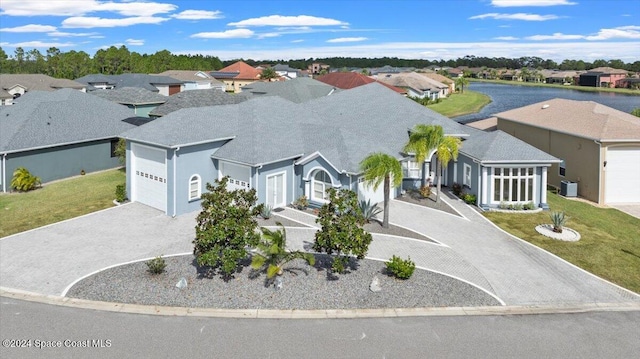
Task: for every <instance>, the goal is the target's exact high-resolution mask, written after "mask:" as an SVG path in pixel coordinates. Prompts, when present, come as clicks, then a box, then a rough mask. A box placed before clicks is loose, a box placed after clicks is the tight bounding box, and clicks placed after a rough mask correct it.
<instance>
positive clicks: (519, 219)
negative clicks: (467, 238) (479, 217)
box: [485, 193, 640, 293]
mask: <svg viewBox="0 0 640 359" xmlns="http://www.w3.org/2000/svg"><path fill="white" fill-rule="evenodd" d="M548 203H549V206H550V207H551V211H564V212H565V213H566V214H567V215H568V216H569V217H571V218H570V219H569V221H568V222H567V224H566V227H568V228H571V229H573V230H576V231H578V233H580V236H581V238H580V240H579V241H578V242H563V241H558V240H553V239H551V238H547V237H545V236H542V235H540V234H538V232H536V230H535V226H537V225H538V224H543V223H548V224H551V219H550V218H549V213H550V212H540V213H536V214H515V213H498V212H486V213H485V216H486V217H487V218H489V219H490V220H491V221H493V223H495V224H497V225H498V226H499V227H500V228H502V229H504V230H505V231H507V232H509V233H511V234H513V235H515V236H517V237H520V238H522V239H524V240H525V241H527V242H530V243H532V244H535V245H536V246H538V247H540V248H543V249H545V250H547V251H549V252H551V253H553V254H555V255H557V256H558V257H561V258H563V259H565V260H567V261H568V262H570V263H573V264H575V265H577V266H578V267H580V268H583V269H585V270H587V271H589V272H591V273H593V274H595V275H597V276H599V277H602V278H604V279H606V280H609V281H611V282H613V283H616V284H618V285H620V286H622V287H624V288H627V289H630V290H632V291H634V292H636V293H640V219H638V218H635V217H632V216H630V215H628V214H626V213H623V212H621V211H618V210H617V209H613V208H599V207H595V206H593V205H591V204H588V203H584V202H579V201H574V200H568V199H565V198H563V197H561V196H559V195H557V194H553V193H549V195H548Z"/></svg>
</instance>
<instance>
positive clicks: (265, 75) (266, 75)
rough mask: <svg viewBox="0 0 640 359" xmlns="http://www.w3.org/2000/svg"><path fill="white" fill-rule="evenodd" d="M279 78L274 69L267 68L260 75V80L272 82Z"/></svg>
mask: <svg viewBox="0 0 640 359" xmlns="http://www.w3.org/2000/svg"><path fill="white" fill-rule="evenodd" d="M277 77H278V73H277V72H276V70H274V69H273V68H272V67H266V68H264V69H263V70H262V72H261V73H260V79H262V80H268V81H271V80H272V79H275V78H277Z"/></svg>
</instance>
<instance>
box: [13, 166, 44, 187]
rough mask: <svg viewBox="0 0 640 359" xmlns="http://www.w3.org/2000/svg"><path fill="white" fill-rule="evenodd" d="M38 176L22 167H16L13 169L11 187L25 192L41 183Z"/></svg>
mask: <svg viewBox="0 0 640 359" xmlns="http://www.w3.org/2000/svg"><path fill="white" fill-rule="evenodd" d="M41 184H42V182H41V181H40V177H36V176H34V175H32V174H31V172H29V170H27V169H26V168H24V167H18V168H16V170H15V171H13V177H12V178H11V188H14V189H16V190H18V191H20V192H27V191H31V190H32V189H35V188H36V187H37V186H39V185H41Z"/></svg>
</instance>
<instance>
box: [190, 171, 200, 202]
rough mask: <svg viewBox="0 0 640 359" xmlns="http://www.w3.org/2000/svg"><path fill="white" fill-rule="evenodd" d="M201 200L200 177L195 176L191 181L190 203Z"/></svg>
mask: <svg viewBox="0 0 640 359" xmlns="http://www.w3.org/2000/svg"><path fill="white" fill-rule="evenodd" d="M199 198H200V176H198V175H193V176H191V179H190V180H189V201H193V200H195V199H199Z"/></svg>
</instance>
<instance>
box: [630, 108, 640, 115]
mask: <svg viewBox="0 0 640 359" xmlns="http://www.w3.org/2000/svg"><path fill="white" fill-rule="evenodd" d="M631 114H632V115H634V116H636V117H640V107H638V108H634V109H633V110H632V111H631Z"/></svg>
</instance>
